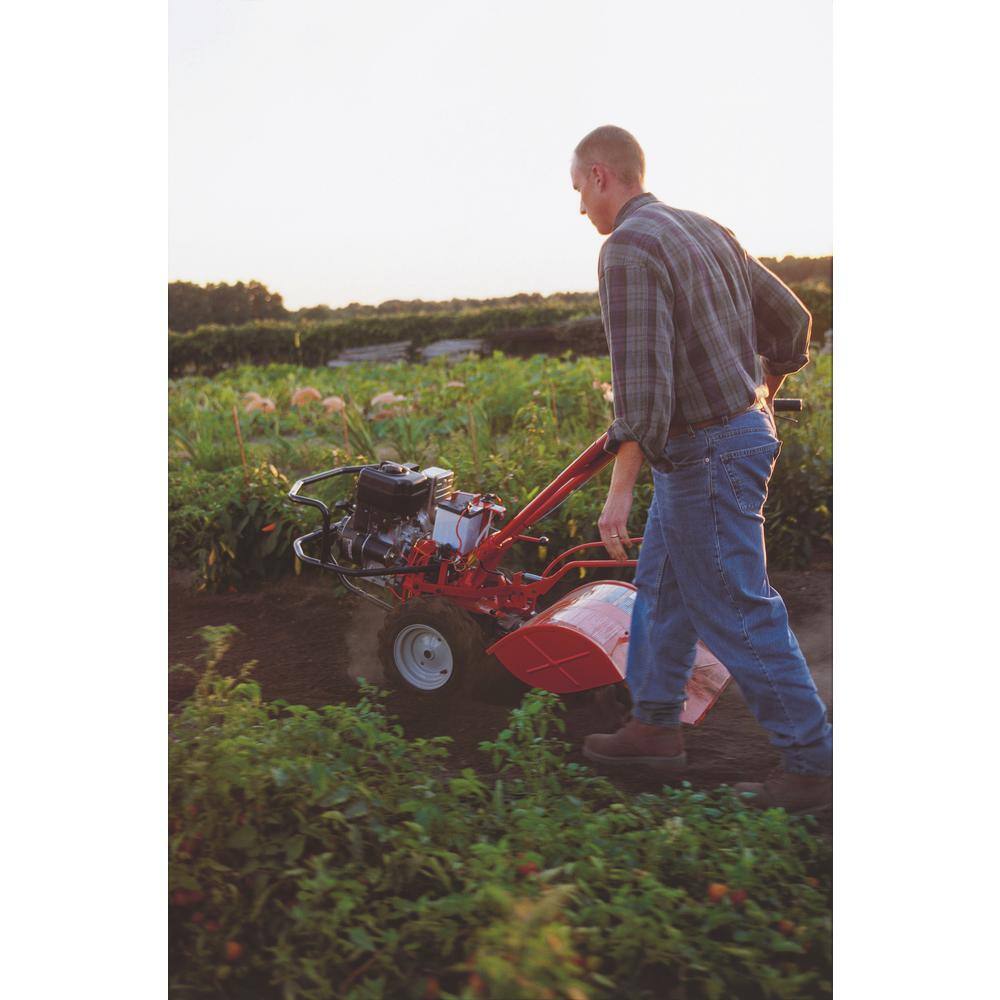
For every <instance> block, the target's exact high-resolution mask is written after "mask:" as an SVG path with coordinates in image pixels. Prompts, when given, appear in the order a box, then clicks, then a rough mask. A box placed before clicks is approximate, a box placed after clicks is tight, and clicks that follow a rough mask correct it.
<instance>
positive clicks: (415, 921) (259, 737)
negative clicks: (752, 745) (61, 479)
mask: <svg viewBox="0 0 1000 1000" xmlns="http://www.w3.org/2000/svg"><path fill="white" fill-rule="evenodd" d="M231 634H232V630H231V629H230V628H226V627H224V628H220V629H216V630H213V631H212V632H211V633H208V634H206V635H205V638H206V640H208V641H209V643H210V645H211V648H210V650H209V653H208V654H207V656H206V663H205V671H204V674H203V676H202V677H201V679H200V681H199V683H198V686H197V688H196V690H195V693H194V694H193V696H192V697H191V698H190V699H189V700H188V701H187V702H186V703H185V704H184V705H183V706H182V708H181V710H180V711H179V712H178V713H176V714H175V715H173V716H172V717H171V720H170V732H169V735H170V739H169V813H170V840H169V844H170V858H169V890H170V900H171V921H170V958H171V990H172V993H174V994H175V995H188V994H192V995H193V994H195V993H214V994H215V995H222V996H231V997H237V996H240V997H251V996H252V997H254V998H257V1000H263V998H267V997H272V996H273V997H281V998H289V1000H291V998H295V1000H310V998H325V997H331V996H337V997H344V998H347V1000H362V998H375V997H401V998H414V1000H417V998H427V997H440V998H442V1000H455V998H472V997H493V998H504V1000H507V998H519V997H523V998H525V1000H529V998H530V1000H536V998H542V997H549V998H552V1000H555V998H562V997H567V998H571V1000H581V998H583V1000H588V998H589V1000H603V998H609V1000H610V998H626V997H627V998H629V1000H654V998H659V997H663V996H666V995H670V996H673V997H677V998H695V997H705V998H721V997H735V996H738V997H740V998H741V1000H755V998H792V997H805V996H810V997H812V996H827V995H829V993H830V981H829V980H830V971H831V964H830V948H831V934H830V912H829V906H830V890H831V886H830V875H829V860H830V858H829V847H828V846H827V844H826V843H825V842H824V841H822V840H820V839H818V838H816V837H815V836H813V834H812V832H811V830H812V826H811V823H812V821H811V820H808V819H806V820H795V819H792V818H789V817H788V816H787V815H785V813H784V812H782V811H780V810H772V811H768V812H764V813H760V812H756V811H754V810H748V809H746V808H744V807H742V806H741V805H740V804H739V803H738V802H737V801H736V799H735V798H734V796H733V795H732V793H731V792H730V791H729V790H727V789H725V788H721V789H719V790H717V791H714V792H703V791H694V790H692V789H691V788H689V787H681V788H676V789H670V788H665V789H664V790H663V792H662V794H658V795H653V794H645V795H640V796H638V797H634V798H633V797H631V796H626V795H623V794H622V793H620V792H618V791H617V790H616V789H615V788H614V786H612V785H611V784H610V783H609V782H607V781H606V780H604V779H602V778H597V777H595V776H594V775H593V774H592V773H591V772H590V771H589V770H588V769H587V768H584V767H581V766H579V765H575V764H571V763H568V762H567V761H566V758H565V746H564V744H562V743H561V742H560V741H559V740H557V739H553V738H552V737H551V735H550V734H551V733H552V732H553V731H557V730H558V729H559V723H560V722H561V720H560V718H559V714H558V713H559V711H560V708H561V705H560V702H559V701H558V699H557V698H555V697H554V696H553V695H551V694H548V693H541V692H531V693H529V694H528V695H526V696H525V699H524V702H523V703H522V705H521V707H520V708H518V709H516V710H515V711H514V712H512V714H511V720H510V723H509V725H508V727H507V729H506V730H504V732H502V733H501V734H500V735H499V736H498V737H497V739H496V740H495V741H493V742H489V743H487V744H485V745H484V748H485V749H486V751H487V753H488V754H490V755H491V756H494V757H495V758H496V766H497V767H498V768H499V771H498V772H497V773H494V774H490V773H488V772H486V771H484V772H482V773H477V772H476V771H474V770H472V769H468V768H467V769H464V770H462V771H460V772H458V773H456V772H455V771H454V770H453V769H451V768H450V767H449V765H448V758H447V749H446V745H447V742H448V740H447V738H445V737H438V738H435V739H431V740H422V739H416V740H407V739H406V738H405V737H404V734H403V732H402V730H401V729H400V727H399V726H398V725H397V724H395V722H394V720H393V719H392V717H391V716H389V715H388V714H387V712H386V709H385V704H384V693H383V692H379V691H377V690H375V689H373V688H370V687H368V686H363V689H362V696H361V698H360V700H359V701H358V703H357V704H356V705H353V706H350V705H344V704H341V705H332V706H327V707H325V708H322V709H319V710H313V709H310V708H305V707H303V706H292V705H287V704H285V703H282V702H275V703H267V702H265V701H263V700H262V698H261V695H260V689H259V687H258V686H257V685H256V684H255V683H254V682H253V681H252V680H251V679H250V677H249V667H246V668H244V669H243V670H241V671H240V672H239V674H238V675H237V676H236V677H224V676H221V674H220V672H219V669H218V668H219V662H220V659H221V658H222V656H223V655H224V653H225V648H226V644H227V643H228V642H229V640H230V639H231ZM484 768H485V763H484ZM713 883H716V884H722V885H723V887H724V889H725V894H724V895H723V896H722V898H718V899H715V900H714V901H713V896H711V895H709V893H708V886H709V885H711V884H713ZM716 895H718V893H716Z"/></svg>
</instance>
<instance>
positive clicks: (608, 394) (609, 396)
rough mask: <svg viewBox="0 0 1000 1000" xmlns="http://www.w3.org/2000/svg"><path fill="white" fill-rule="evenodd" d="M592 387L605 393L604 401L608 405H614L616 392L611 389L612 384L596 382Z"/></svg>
mask: <svg viewBox="0 0 1000 1000" xmlns="http://www.w3.org/2000/svg"><path fill="white" fill-rule="evenodd" d="M591 385H592V386H593V387H594V388H595V389H598V390H600V392H601V393H603V395H604V401H605V402H606V403H613V402H614V401H615V392H614V389H612V388H611V383H610V382H598V381H596V380H595V381H594V382H592V383H591Z"/></svg>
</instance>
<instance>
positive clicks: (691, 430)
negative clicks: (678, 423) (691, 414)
mask: <svg viewBox="0 0 1000 1000" xmlns="http://www.w3.org/2000/svg"><path fill="white" fill-rule="evenodd" d="M684 426H685V427H687V432H688V436H689V437H694V427H693V426H692V425H691V424H685V425H684Z"/></svg>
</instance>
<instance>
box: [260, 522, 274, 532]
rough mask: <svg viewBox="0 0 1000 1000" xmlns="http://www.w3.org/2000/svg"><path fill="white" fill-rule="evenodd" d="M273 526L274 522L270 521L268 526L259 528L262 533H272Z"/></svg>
mask: <svg viewBox="0 0 1000 1000" xmlns="http://www.w3.org/2000/svg"><path fill="white" fill-rule="evenodd" d="M274 526H275V522H274V521H272V522H271V523H270V524H265V525H264V527H263V528H261V529H260V530H261V531H262V532H264V531H274Z"/></svg>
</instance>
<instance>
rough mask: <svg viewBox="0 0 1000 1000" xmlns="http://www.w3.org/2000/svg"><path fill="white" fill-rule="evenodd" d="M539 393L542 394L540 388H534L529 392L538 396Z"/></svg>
mask: <svg viewBox="0 0 1000 1000" xmlns="http://www.w3.org/2000/svg"><path fill="white" fill-rule="evenodd" d="M541 394H542V390H541V389H535V390H533V392H532V393H531V395H532V396H540V395H541Z"/></svg>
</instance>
